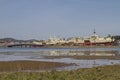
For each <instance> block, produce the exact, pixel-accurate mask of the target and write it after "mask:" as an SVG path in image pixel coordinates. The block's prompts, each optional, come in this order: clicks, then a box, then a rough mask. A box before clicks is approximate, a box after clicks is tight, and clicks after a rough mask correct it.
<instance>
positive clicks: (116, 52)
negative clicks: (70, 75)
mask: <svg viewBox="0 0 120 80" xmlns="http://www.w3.org/2000/svg"><path fill="white" fill-rule="evenodd" d="M46 56H47V57H56V58H47V57H46ZM59 56H60V57H61V58H58V57H59ZM68 56H71V57H68ZM72 56H77V57H78V56H87V58H88V57H91V56H94V57H97V56H101V58H99V59H91V60H90V59H89V60H88V59H87V58H86V59H84V60H83V59H75V58H72ZM102 57H106V58H105V59H103V58H102ZM108 57H115V58H114V59H111V58H108ZM15 60H32V61H47V62H61V63H75V64H77V65H72V66H67V67H61V68H57V70H72V69H78V68H88V67H93V66H101V65H112V64H120V49H119V48H80V49H14V48H12V49H7V48H6V49H4V48H3V49H0V61H15Z"/></svg>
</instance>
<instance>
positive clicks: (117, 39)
mask: <svg viewBox="0 0 120 80" xmlns="http://www.w3.org/2000/svg"><path fill="white" fill-rule="evenodd" d="M52 46H54V47H58V46H62V47H65V46H69V47H70V46H71V47H74V46H79V47H84V46H120V36H111V35H108V36H106V37H100V36H98V35H97V34H96V32H95V31H94V32H93V35H92V36H90V37H71V38H67V39H65V38H63V39H61V38H57V37H50V38H49V39H47V40H16V39H13V38H3V39H0V47H15V48H41V47H52Z"/></svg>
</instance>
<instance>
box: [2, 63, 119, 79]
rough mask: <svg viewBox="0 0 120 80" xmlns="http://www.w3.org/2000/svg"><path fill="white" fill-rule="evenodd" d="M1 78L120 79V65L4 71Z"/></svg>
mask: <svg viewBox="0 0 120 80" xmlns="http://www.w3.org/2000/svg"><path fill="white" fill-rule="evenodd" d="M0 80H120V65H112V66H103V67H94V68H88V69H79V70H73V71H55V70H52V71H51V72H6V73H5V72H4V73H0Z"/></svg>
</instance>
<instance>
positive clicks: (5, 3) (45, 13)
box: [0, 0, 120, 39]
mask: <svg viewBox="0 0 120 80" xmlns="http://www.w3.org/2000/svg"><path fill="white" fill-rule="evenodd" d="M94 29H95V30H96V32H97V34H98V35H100V36H107V35H108V34H111V35H120V0H0V38H5V37H12V38H16V39H47V38H49V37H50V36H57V37H61V38H64V37H83V36H90V35H92V34H93V31H94Z"/></svg>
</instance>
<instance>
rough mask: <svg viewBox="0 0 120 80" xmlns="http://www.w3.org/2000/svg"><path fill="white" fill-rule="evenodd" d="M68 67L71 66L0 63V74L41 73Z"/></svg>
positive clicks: (42, 62)
mask: <svg viewBox="0 0 120 80" xmlns="http://www.w3.org/2000/svg"><path fill="white" fill-rule="evenodd" d="M70 65H72V64H65V63H59V62H45V61H25V60H23V61H0V72H14V71H15V72H16V71H19V72H21V71H29V70H33V71H37V70H38V71H39V70H40V71H42V70H50V69H55V68H57V67H63V66H70Z"/></svg>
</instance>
